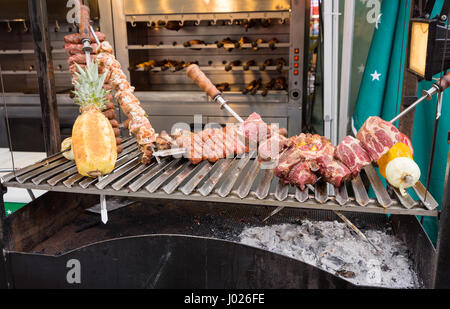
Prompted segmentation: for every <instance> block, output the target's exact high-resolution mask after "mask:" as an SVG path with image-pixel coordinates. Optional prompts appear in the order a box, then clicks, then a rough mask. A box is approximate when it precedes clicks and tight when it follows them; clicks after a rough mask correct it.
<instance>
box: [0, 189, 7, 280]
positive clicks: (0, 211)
mask: <svg viewBox="0 0 450 309" xmlns="http://www.w3.org/2000/svg"><path fill="white" fill-rule="evenodd" d="M5 193H6V188H5V187H4V186H3V185H2V184H1V183H0V289H6V288H8V279H7V278H8V277H7V269H6V267H7V266H6V260H5V253H4V250H3V249H4V231H3V220H4V218H5V202H4V200H3V195H4V194H5Z"/></svg>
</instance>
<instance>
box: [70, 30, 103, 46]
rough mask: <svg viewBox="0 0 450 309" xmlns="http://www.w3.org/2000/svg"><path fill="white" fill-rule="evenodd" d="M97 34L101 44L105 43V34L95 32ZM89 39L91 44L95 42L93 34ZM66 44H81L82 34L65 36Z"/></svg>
mask: <svg viewBox="0 0 450 309" xmlns="http://www.w3.org/2000/svg"><path fill="white" fill-rule="evenodd" d="M95 34H96V36H97V38H98V40H99V41H100V42H103V41H104V40H105V38H106V36H105V34H103V33H101V32H95ZM89 38H90V40H91V42H95V39H94V36H93V35H92V34H89ZM64 42H65V43H69V44H81V34H79V33H71V34H68V35H66V36H64Z"/></svg>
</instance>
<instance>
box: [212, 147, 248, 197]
mask: <svg viewBox="0 0 450 309" xmlns="http://www.w3.org/2000/svg"><path fill="white" fill-rule="evenodd" d="M249 160H250V155H249V154H246V155H245V156H244V157H243V158H242V159H240V160H235V161H234V162H233V165H232V166H231V167H230V171H229V173H227V174H226V178H225V181H224V182H223V183H222V185H221V186H220V187H219V188H218V190H217V193H218V194H219V195H220V196H221V197H226V196H227V195H228V194H230V192H231V190H232V189H233V186H234V184H235V183H236V181H237V179H238V178H239V175H240V174H241V171H242V170H243V169H244V167H245V166H246V165H247V163H248V161H249Z"/></svg>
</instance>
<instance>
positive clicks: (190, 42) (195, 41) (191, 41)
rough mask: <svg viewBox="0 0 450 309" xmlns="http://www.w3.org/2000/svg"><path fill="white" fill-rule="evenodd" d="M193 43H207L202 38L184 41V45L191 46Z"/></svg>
mask: <svg viewBox="0 0 450 309" xmlns="http://www.w3.org/2000/svg"><path fill="white" fill-rule="evenodd" d="M192 45H205V42H204V41H201V40H189V41H186V42H184V43H183V46H184V47H191V46H192ZM198 49H200V48H198Z"/></svg>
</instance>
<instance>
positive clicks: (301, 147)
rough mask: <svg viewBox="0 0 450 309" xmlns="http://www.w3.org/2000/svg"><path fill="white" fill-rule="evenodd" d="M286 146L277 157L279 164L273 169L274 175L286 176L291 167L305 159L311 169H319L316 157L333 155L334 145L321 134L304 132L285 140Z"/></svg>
mask: <svg viewBox="0 0 450 309" xmlns="http://www.w3.org/2000/svg"><path fill="white" fill-rule="evenodd" d="M286 147H287V148H288V149H287V150H286V151H285V152H284V153H283V154H281V156H280V159H279V164H278V166H277V167H276V169H275V175H276V176H278V177H280V178H286V177H287V176H288V174H289V171H290V170H291V169H292V167H293V166H294V165H295V164H297V163H299V162H301V161H307V162H308V164H309V167H310V168H311V170H312V171H314V172H315V171H318V170H319V168H320V167H319V164H318V163H317V159H318V158H320V157H333V155H334V146H333V145H332V144H331V142H330V141H329V140H328V139H326V138H325V137H323V136H320V135H317V134H314V135H312V134H309V133H308V134H304V133H301V134H300V135H299V136H294V137H291V138H290V139H289V140H288V141H287V142H286Z"/></svg>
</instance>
